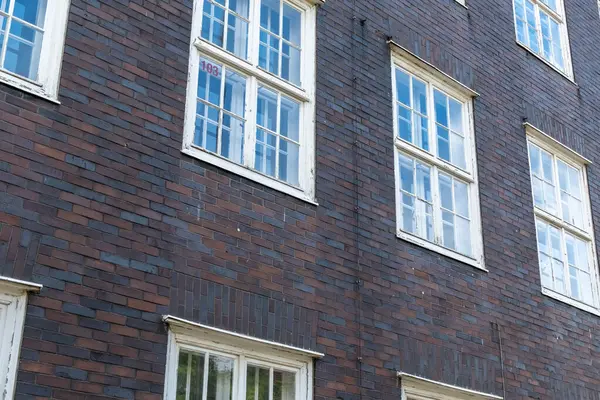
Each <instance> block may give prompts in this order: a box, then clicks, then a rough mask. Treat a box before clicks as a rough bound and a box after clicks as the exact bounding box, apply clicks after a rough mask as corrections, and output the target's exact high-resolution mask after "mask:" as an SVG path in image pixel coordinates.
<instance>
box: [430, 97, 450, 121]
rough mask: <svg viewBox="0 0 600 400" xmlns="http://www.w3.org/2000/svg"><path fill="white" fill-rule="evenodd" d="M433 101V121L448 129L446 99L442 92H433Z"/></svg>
mask: <svg viewBox="0 0 600 400" xmlns="http://www.w3.org/2000/svg"><path fill="white" fill-rule="evenodd" d="M433 101H434V104H435V121H436V122H437V123H438V124H440V125H443V126H445V127H448V104H447V103H448V97H446V95H445V94H443V93H442V92H440V91H438V90H434V91H433Z"/></svg>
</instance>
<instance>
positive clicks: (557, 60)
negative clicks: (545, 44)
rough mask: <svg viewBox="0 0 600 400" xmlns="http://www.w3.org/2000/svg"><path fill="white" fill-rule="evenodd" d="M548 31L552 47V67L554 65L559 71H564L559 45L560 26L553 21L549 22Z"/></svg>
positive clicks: (560, 44)
mask: <svg viewBox="0 0 600 400" xmlns="http://www.w3.org/2000/svg"><path fill="white" fill-rule="evenodd" d="M550 30H551V31H552V38H553V40H552V46H553V52H552V54H553V56H554V65H556V66H557V67H558V68H559V69H561V70H564V69H565V63H564V58H563V48H562V43H561V36H560V26H559V25H558V24H557V23H556V22H555V21H554V20H551V21H550Z"/></svg>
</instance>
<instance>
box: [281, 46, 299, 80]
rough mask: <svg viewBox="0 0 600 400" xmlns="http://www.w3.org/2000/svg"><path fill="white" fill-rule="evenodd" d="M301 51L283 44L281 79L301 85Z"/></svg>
mask: <svg viewBox="0 0 600 400" xmlns="http://www.w3.org/2000/svg"><path fill="white" fill-rule="evenodd" d="M300 64H301V62H300V49H298V48H296V47H294V46H292V45H290V44H287V43H283V44H282V45H281V77H282V78H283V79H285V80H286V81H290V82H292V83H294V84H296V85H298V86H299V85H300Z"/></svg>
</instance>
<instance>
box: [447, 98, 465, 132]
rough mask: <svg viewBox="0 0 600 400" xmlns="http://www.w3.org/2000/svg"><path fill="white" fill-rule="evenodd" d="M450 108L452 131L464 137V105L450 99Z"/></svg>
mask: <svg viewBox="0 0 600 400" xmlns="http://www.w3.org/2000/svg"><path fill="white" fill-rule="evenodd" d="M449 106H450V108H449V110H450V129H452V130H453V131H454V132H456V133H459V134H461V135H463V134H464V131H463V105H462V104H461V103H459V102H458V101H456V100H454V99H449Z"/></svg>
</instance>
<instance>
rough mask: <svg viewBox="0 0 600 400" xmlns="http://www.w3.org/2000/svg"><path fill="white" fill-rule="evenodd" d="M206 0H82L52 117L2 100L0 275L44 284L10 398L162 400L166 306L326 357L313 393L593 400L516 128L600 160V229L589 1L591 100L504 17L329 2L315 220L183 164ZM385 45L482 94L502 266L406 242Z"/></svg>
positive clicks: (482, 137)
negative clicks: (540, 248)
mask: <svg viewBox="0 0 600 400" xmlns="http://www.w3.org/2000/svg"><path fill="white" fill-rule="evenodd" d="M191 7H192V2H191V0H163V1H156V0H132V1H129V0H116V1H109V0H87V1H84V0H72V6H71V12H70V16H69V25H68V33H67V39H66V46H65V53H64V62H63V68H62V79H61V89H60V101H61V104H60V105H55V104H52V103H48V102H46V101H43V100H40V99H37V98H34V97H31V96H29V95H26V94H23V93H21V92H19V91H18V90H15V89H11V88H9V87H5V86H2V87H0V118H1V120H2V124H0V224H1V230H0V274H1V275H5V276H11V277H15V278H20V279H26V280H32V281H35V282H39V283H42V284H43V285H44V289H43V290H42V292H41V293H40V294H39V295H33V296H30V301H29V306H28V310H27V319H26V327H25V332H24V338H23V346H22V352H21V362H20V371H19V374H18V384H17V398H18V399H34V398H55V399H90V400H91V399H101V398H115V397H116V398H124V399H159V398H161V396H162V392H163V376H164V370H165V355H166V341H167V336H166V330H165V327H164V326H163V324H162V322H161V316H162V315H164V314H169V313H170V314H175V315H177V316H180V317H183V318H188V319H191V320H194V321H197V322H202V323H206V324H210V325H214V326H217V327H221V328H224V329H229V330H232V331H237V332H242V333H246V334H250V335H254V336H257V337H261V338H265V339H269V340H275V341H279V342H282V343H287V344H292V345H295V346H300V347H306V348H311V349H314V350H318V351H321V352H323V353H325V357H324V358H323V359H322V360H320V361H318V362H317V363H316V373H315V378H316V379H315V399H316V400H322V399H336V398H337V399H344V400H352V399H358V398H363V399H392V398H399V395H400V394H399V388H398V385H397V381H396V378H395V376H396V371H398V370H401V371H405V372H409V373H414V374H419V375H424V376H426V377H428V378H431V379H435V380H440V381H444V382H447V383H450V384H456V385H460V386H466V387H470V388H474V389H477V390H482V391H485V392H491V393H496V394H502V393H503V391H505V392H506V398H508V399H526V398H539V399H598V398H600V366H599V365H598V356H599V350H598V349H599V348H600V340H599V339H598V333H597V332H598V322H599V321H600V320H599V318H598V317H596V316H593V315H591V314H589V313H586V312H582V311H580V310H577V309H575V308H573V307H570V306H567V305H565V304H562V303H559V302H556V301H554V300H552V299H549V298H546V297H544V296H542V295H541V293H540V282H539V272H538V264H537V256H536V244H535V229H534V221H533V212H532V207H531V189H530V179H529V175H528V163H527V152H526V146H525V145H526V143H525V135H524V130H523V128H522V123H523V121H524V120H527V121H529V122H531V123H533V124H534V125H536V126H538V127H540V128H541V129H543V130H544V131H546V132H547V133H548V134H550V135H552V136H553V137H555V138H557V139H558V140H559V141H561V142H563V143H565V144H567V145H568V146H570V147H572V148H574V149H575V150H577V151H580V152H582V153H583V154H584V155H585V156H587V157H588V158H590V159H591V160H592V161H594V162H595V164H593V165H592V166H591V167H590V168H589V184H590V189H591V193H590V197H591V201H592V208H593V211H594V221H595V222H596V227H598V226H599V224H600V219H599V217H600V214H599V212H598V208H599V207H600V187H599V185H598V182H600V172H598V168H597V166H596V164H598V163H600V159H598V156H597V154H599V152H598V151H599V150H600V148H599V146H598V144H597V143H598V140H597V138H598V136H597V135H598V133H597V132H598V129H597V128H598V126H600V118H599V117H598V116H599V115H600V110H599V108H600V107H599V106H598V104H600V101H599V100H600V95H599V93H600V90H599V89H600V76H599V75H598V73H597V71H599V70H600V58H599V57H598V56H597V54H598V52H597V38H598V37H600V21H599V17H598V5H597V3H596V1H595V0H566V7H567V17H568V24H569V28H570V29H569V34H570V39H571V48H572V53H573V63H574V71H575V78H576V81H577V84H578V85H574V84H572V83H571V82H569V81H568V80H566V79H565V78H564V77H562V76H561V75H559V74H558V73H556V72H555V71H553V70H552V69H550V68H549V67H547V66H546V65H545V64H543V63H542V62H540V61H539V60H537V59H536V58H535V57H532V56H531V55H529V54H528V53H527V52H526V51H525V50H524V49H522V48H520V47H518V46H517V45H516V44H515V40H514V27H513V14H512V5H511V1H502V2H489V1H486V2H480V1H476V0H472V1H470V2H469V9H468V10H467V9H465V8H463V7H461V6H459V5H458V4H457V3H455V2H454V1H452V0H394V1H392V0H377V1H374V0H369V1H356V0H353V1H350V0H347V1H342V0H328V1H327V3H326V5H325V6H323V7H322V8H321V9H320V10H319V11H318V32H317V66H318V68H317V70H318V76H317V86H318V87H317V88H318V94H317V105H316V107H317V131H316V134H317V170H316V171H317V182H316V184H317V198H318V201H319V206H313V205H310V204H306V203H303V202H301V201H299V200H296V199H293V198H290V197H287V196H285V195H283V194H281V193H278V192H276V191H273V190H270V189H267V188H264V187H262V186H261V185H258V184H255V183H252V182H250V181H248V180H246V179H242V178H240V177H238V176H236V175H233V174H231V173H228V172H226V171H223V170H220V169H219V168H216V167H214V166H211V165H207V164H204V163H201V162H198V161H195V160H193V159H191V158H189V157H186V156H183V155H182V154H181V152H180V149H181V140H182V129H183V121H182V120H183V114H184V98H185V91H186V76H187V63H188V43H189V36H190V32H189V30H190V23H191ZM390 38H391V39H393V40H394V41H396V42H397V43H400V44H402V45H403V46H405V47H407V48H408V49H410V50H411V51H413V52H415V53H417V54H418V55H420V56H421V57H423V58H425V59H426V60H428V61H429V62H431V63H432V64H434V65H435V66H437V67H438V68H440V69H442V70H443V71H444V72H446V73H448V74H449V75H451V76H453V77H455V78H456V79H458V80H460V81H461V82H463V83H464V84H466V85H468V86H470V87H472V88H473V89H475V90H476V91H477V92H478V93H479V94H480V96H479V97H478V98H477V99H476V100H475V109H474V111H475V129H476V136H477V156H478V168H479V176H480V192H481V208H482V219H483V227H484V228H483V231H484V232H483V235H484V244H485V256H486V265H487V267H488V269H489V273H484V272H482V271H480V270H476V269H473V268H472V267H469V266H466V265H463V264H461V263H459V262H455V261H452V260H449V259H446V258H444V257H442V256H439V255H437V254H435V253H432V252H430V251H427V250H424V249H422V248H419V247H417V246H414V245H411V244H408V243H405V242H403V241H401V240H399V239H397V238H396V237H395V234H394V232H395V215H394V178H393V176H394V174H393V149H392V126H393V125H392V124H393V121H392V106H391V81H390V53H389V49H388V46H387V45H386V41H387V40H388V39H390ZM596 236H600V231H598V229H597V232H596ZM500 337H501V339H502V346H503V353H504V358H505V360H504V361H505V364H504V380H503V378H502V368H501V363H500V347H499V346H500V340H499V338H500ZM359 357H361V361H360V362H359V361H358V358H359Z"/></svg>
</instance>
